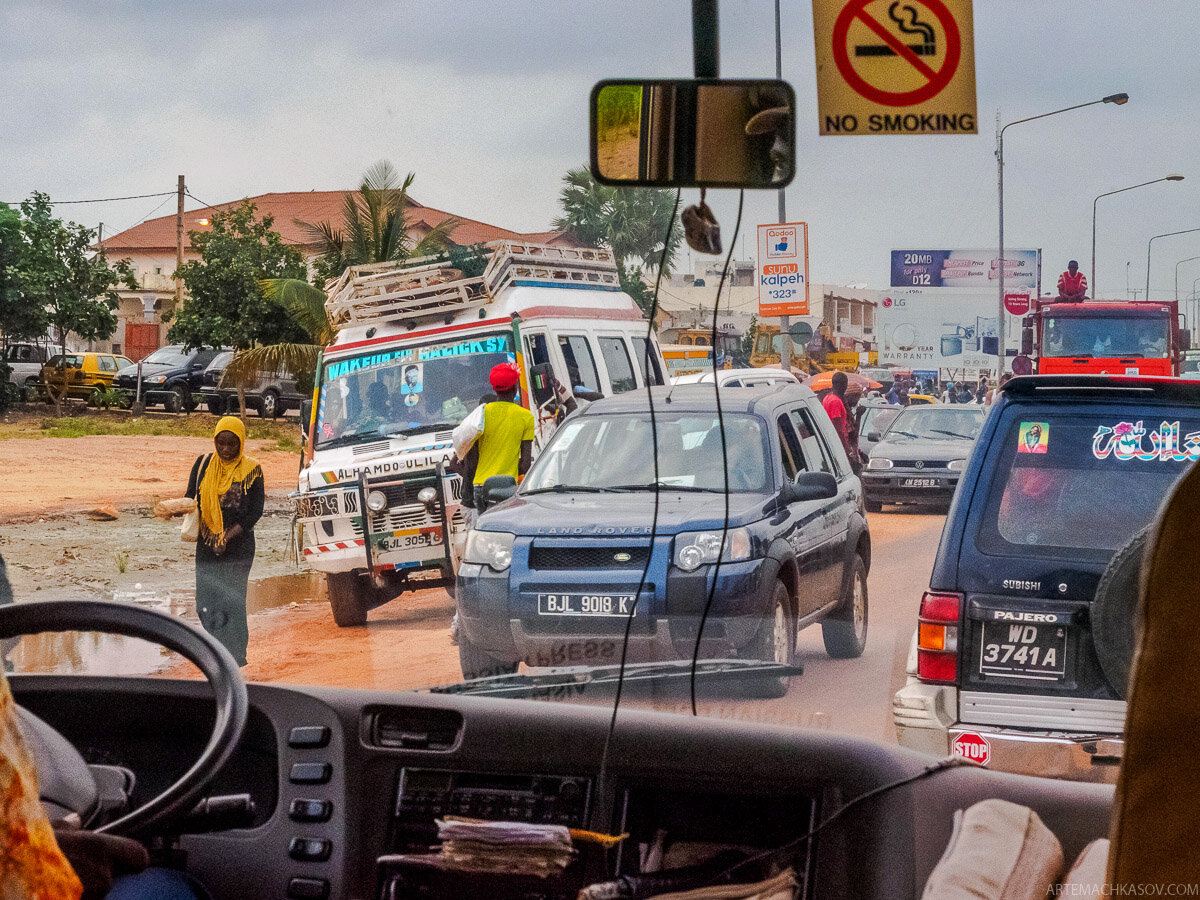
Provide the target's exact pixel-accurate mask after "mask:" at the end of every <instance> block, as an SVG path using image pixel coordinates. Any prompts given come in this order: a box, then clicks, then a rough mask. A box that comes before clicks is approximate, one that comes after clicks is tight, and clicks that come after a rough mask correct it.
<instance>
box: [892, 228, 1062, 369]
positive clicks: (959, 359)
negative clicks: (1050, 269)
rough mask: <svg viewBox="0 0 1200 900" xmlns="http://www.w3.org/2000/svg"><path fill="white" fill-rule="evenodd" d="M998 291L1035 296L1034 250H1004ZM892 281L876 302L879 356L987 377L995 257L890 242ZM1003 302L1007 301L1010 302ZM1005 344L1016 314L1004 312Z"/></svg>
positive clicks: (1016, 325)
mask: <svg viewBox="0 0 1200 900" xmlns="http://www.w3.org/2000/svg"><path fill="white" fill-rule="evenodd" d="M1004 258H1005V268H1004V289H1005V293H1010V291H1011V292H1023V293H1024V294H1033V295H1035V296H1036V294H1037V291H1038V285H1039V281H1040V275H1041V251H1040V250H1006V251H1005V253H1004ZM891 262H892V279H891V282H892V287H891V290H890V291H888V292H887V293H886V294H885V295H884V297H883V298H882V299H881V300H880V302H879V311H878V316H879V326H878V331H879V363H880V365H885V366H887V365H893V366H901V367H903V368H906V369H927V370H933V369H936V370H937V371H938V377H939V378H940V379H941V380H942V381H958V380H965V381H974V380H976V379H978V378H979V376H980V375H989V376H990V377H995V376H996V374H997V366H998V363H999V346H1000V338H999V334H1000V329H999V316H998V310H997V306H998V302H999V284H998V279H999V273H1000V260H999V257H998V255H997V254H996V252H995V251H992V250H893V251H892V260H891ZM1010 309H1011V306H1010ZM1005 328H1006V329H1007V335H1008V336H1007V342H1008V345H1009V347H1010V348H1011V347H1013V346H1014V341H1016V340H1017V339H1018V336H1019V335H1020V333H1021V332H1020V317H1019V316H1017V315H1009V316H1008V317H1007V320H1006V324H1005Z"/></svg>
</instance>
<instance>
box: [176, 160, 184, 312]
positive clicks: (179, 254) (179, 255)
mask: <svg viewBox="0 0 1200 900" xmlns="http://www.w3.org/2000/svg"><path fill="white" fill-rule="evenodd" d="M186 191H187V188H186V187H185V185H184V181H183V176H182V175H180V176H179V187H178V188H177V189H176V192H177V194H178V198H177V203H176V206H175V309H176V310H179V308H180V307H182V306H183V278H182V277H180V274H179V270H180V269H182V268H183V195H184V193H185V192H186Z"/></svg>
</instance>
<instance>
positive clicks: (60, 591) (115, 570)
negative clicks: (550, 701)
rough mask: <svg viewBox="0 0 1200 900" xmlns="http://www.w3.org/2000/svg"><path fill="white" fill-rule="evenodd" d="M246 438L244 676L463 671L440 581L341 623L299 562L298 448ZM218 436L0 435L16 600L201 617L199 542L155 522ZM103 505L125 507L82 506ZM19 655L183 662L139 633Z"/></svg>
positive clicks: (298, 678)
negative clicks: (158, 509) (256, 481)
mask: <svg viewBox="0 0 1200 900" xmlns="http://www.w3.org/2000/svg"><path fill="white" fill-rule="evenodd" d="M247 443H248V447H247V452H248V453H249V454H250V455H251V456H254V457H255V458H257V459H258V460H259V461H260V462H261V463H262V466H263V473H264V481H265V484H266V487H267V508H266V513H265V514H264V516H263V519H262V520H261V521H260V523H259V525H258V527H257V528H256V529H255V533H256V538H257V547H258V553H257V556H256V558H255V562H254V569H253V571H252V573H251V580H252V584H251V590H250V597H249V602H248V607H249V609H250V612H251V616H250V650H249V655H248V658H249V661H250V665H249V666H248V668H247V670H246V674H247V676H248V677H249V678H250V679H252V680H255V681H289V682H295V683H310V684H327V685H342V686H347V687H351V686H356V687H366V686H373V687H388V688H399V687H417V686H421V685H428V684H432V683H441V682H453V681H457V680H459V677H460V675H459V671H458V664H457V655H456V654H455V652H454V648H453V647H452V646H451V644H450V631H449V624H450V617H451V616H452V615H453V604H452V602H451V600H450V598H449V597H448V596H447V594H446V592H445V591H443V590H430V591H423V592H421V593H420V594H409V595H407V596H406V598H405V601H404V603H403V604H399V603H392V604H389V605H388V606H386V607H383V608H381V609H379V610H377V611H375V612H372V613H371V623H372V624H371V625H370V626H369V627H368V628H355V629H339V628H338V627H337V626H336V625H335V624H334V622H333V618H332V615H331V614H330V611H329V606H328V604H327V603H325V602H323V601H322V598H321V597H320V590H319V583H318V580H317V579H315V578H312V577H310V576H309V575H308V573H307V569H306V568H305V567H304V566H303V564H300V565H299V566H297V564H296V562H295V555H294V545H293V544H292V541H291V527H290V525H291V508H290V504H289V503H288V501H287V495H288V493H289V492H290V491H291V490H292V489H293V487H294V485H295V483H296V469H297V458H296V455H295V454H294V453H286V452H280V451H277V450H272V449H268V448H269V447H271V446H273V444H272V443H271V442H263V441H253V440H251V441H248V442H247ZM211 446H212V443H211V441H209V440H208V439H206V438H181V437H146V436H136V437H130V436H103V437H80V438H31V439H24V438H19V439H13V440H6V441H2V442H0V455H2V456H3V459H4V463H5V465H4V470H5V475H4V477H3V478H2V479H0V554H3V556H4V559H5V561H6V563H7V566H8V574H9V578H10V580H11V581H12V584H13V591H14V594H15V596H16V598H17V600H18V601H21V600H41V599H46V600H50V599H107V600H114V599H115V600H120V601H125V602H132V603H138V604H140V605H145V606H150V607H152V608H156V609H161V610H164V611H168V612H171V613H172V614H175V615H181V616H183V617H184V618H187V619H190V620H191V621H193V622H195V621H196V617H195V608H194V594H193V586H194V574H193V565H194V562H193V560H194V551H193V550H192V548H191V546H190V545H187V544H184V543H183V542H181V541H180V540H179V520H178V519H176V520H170V521H167V520H163V519H159V518H156V517H155V516H154V515H153V514H152V512H151V509H152V507H153V505H154V502H155V501H156V500H158V499H163V498H168V497H178V496H181V495H182V494H183V493H184V489H185V488H186V486H187V478H188V473H189V471H190V470H191V466H192V463H193V462H194V461H195V459H196V457H197V456H198V455H200V454H202V453H205V452H208V451H209V450H210V449H211ZM99 507H112V508H113V509H115V511H116V513H117V515H118V517H117V518H116V519H115V520H111V521H95V520H93V519H92V518H90V517H89V516H88V512H89V511H91V510H95V509H97V508H99ZM11 659H12V661H13V663H14V665H15V667H16V668H17V670H18V671H42V672H47V671H53V672H75V673H84V672H86V673H88V674H107V673H112V674H139V673H149V672H152V671H164V672H166V673H168V674H180V673H182V672H183V671H184V669H183V668H181V667H180V666H181V664H180V663H179V662H178V661H177V660H175V659H173V658H172V657H171V655H169V654H168V653H167V652H166V651H165V650H162V649H161V648H157V647H153V646H151V645H148V644H145V643H144V642H141V641H137V640H134V639H129V638H121V637H100V636H95V635H81V634H75V633H72V634H62V635H36V636H31V637H28V638H26V639H24V640H23V641H22V642H21V645H20V646H18V647H17V649H16V650H15V651H14V652H13V653H12V654H11ZM183 665H185V666H186V664H183ZM187 668H190V667H187Z"/></svg>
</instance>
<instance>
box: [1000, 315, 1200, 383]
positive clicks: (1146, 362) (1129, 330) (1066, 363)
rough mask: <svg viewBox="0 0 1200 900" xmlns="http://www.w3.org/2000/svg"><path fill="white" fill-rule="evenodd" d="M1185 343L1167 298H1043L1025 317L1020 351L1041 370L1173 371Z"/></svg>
mask: <svg viewBox="0 0 1200 900" xmlns="http://www.w3.org/2000/svg"><path fill="white" fill-rule="evenodd" d="M1190 344H1191V340H1190V334H1189V332H1188V330H1187V329H1185V328H1183V327H1182V326H1181V325H1180V318H1179V307H1178V304H1177V303H1176V302H1175V301H1173V300H1171V301H1165V302H1164V301H1157V300H1155V301H1145V300H1136V301H1132V302H1126V301H1115V300H1114V301H1108V300H1096V301H1085V302H1078V303H1075V302H1064V301H1060V300H1057V299H1052V300H1051V299H1046V300H1038V301H1036V303H1035V307H1034V310H1033V312H1031V313H1030V314H1029V315H1028V316H1026V317H1025V320H1024V323H1023V328H1022V346H1021V351H1022V353H1024V354H1026V355H1028V356H1032V357H1034V358H1035V359H1036V362H1037V371H1038V374H1041V375H1071V374H1092V375H1179V374H1181V373H1182V371H1183V354H1184V351H1185V350H1186V349H1188V347H1189V346H1190Z"/></svg>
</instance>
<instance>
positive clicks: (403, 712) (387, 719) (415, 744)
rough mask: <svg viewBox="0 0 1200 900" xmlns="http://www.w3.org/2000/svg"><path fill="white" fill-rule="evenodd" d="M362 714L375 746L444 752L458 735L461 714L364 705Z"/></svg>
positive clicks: (461, 723)
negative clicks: (367, 707) (367, 706)
mask: <svg viewBox="0 0 1200 900" xmlns="http://www.w3.org/2000/svg"><path fill="white" fill-rule="evenodd" d="M366 716H367V722H368V732H369V734H370V741H371V744H372V745H374V746H376V747H393V748H396V749H403V750H434V751H440V752H445V751H448V750H453V749H454V748H455V747H457V746H458V742H459V739H460V738H461V737H462V729H463V718H462V714H461V713H459V712H456V711H455V710H452V709H434V708H426V707H420V706H386V707H376V708H374V709H368V710H367V712H366Z"/></svg>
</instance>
